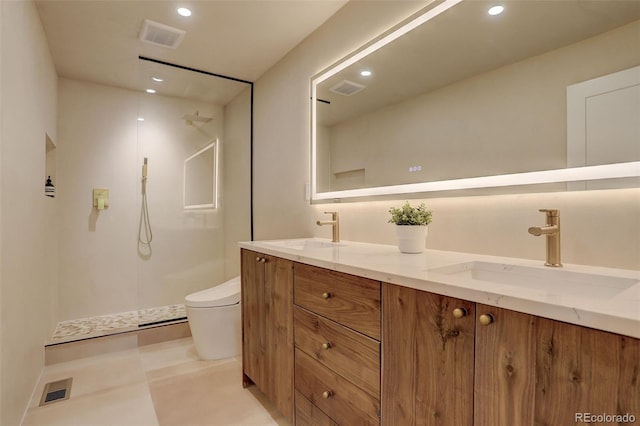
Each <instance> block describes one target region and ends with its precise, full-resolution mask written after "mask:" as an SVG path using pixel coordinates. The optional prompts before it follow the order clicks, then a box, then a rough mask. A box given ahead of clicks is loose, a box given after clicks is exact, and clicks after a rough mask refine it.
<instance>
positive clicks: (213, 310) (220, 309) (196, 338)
mask: <svg viewBox="0 0 640 426" xmlns="http://www.w3.org/2000/svg"><path fill="white" fill-rule="evenodd" d="M184 305H185V308H186V310H187V318H188V319H189V327H190V328H191V335H192V336H193V342H194V344H195V346H196V350H197V352H198V356H200V358H202V359H221V358H229V357H232V356H236V355H239V354H240V351H241V346H242V335H241V333H242V331H241V320H240V277H235V278H233V279H231V280H229V281H227V282H225V283H222V284H220V285H217V286H215V287H211V288H208V289H206V290H201V291H198V292H196V293H192V294H190V295H188V296H187V297H185V299H184Z"/></svg>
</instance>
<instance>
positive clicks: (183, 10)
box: [178, 7, 191, 16]
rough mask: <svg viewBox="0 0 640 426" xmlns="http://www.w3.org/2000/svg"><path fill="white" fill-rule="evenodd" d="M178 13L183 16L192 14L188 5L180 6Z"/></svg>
mask: <svg viewBox="0 0 640 426" xmlns="http://www.w3.org/2000/svg"><path fill="white" fill-rule="evenodd" d="M178 13H179V14H180V15H182V16H191V11H190V10H189V9H187V8H186V7H179V8H178Z"/></svg>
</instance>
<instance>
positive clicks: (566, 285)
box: [428, 262, 639, 298]
mask: <svg viewBox="0 0 640 426" xmlns="http://www.w3.org/2000/svg"><path fill="white" fill-rule="evenodd" d="M428 271H429V272H435V273H439V274H445V275H452V276H456V277H459V278H462V279H470V280H475V281H484V282H491V283H494V284H502V285H508V286H514V287H520V288H527V289H534V290H541V291H545V292H549V293H555V294H563V295H573V296H578V297H579V296H580V294H588V295H589V297H601V298H609V297H613V296H615V295H616V294H618V293H620V292H622V291H624V290H626V289H628V288H630V287H632V286H634V285H636V284H638V282H639V281H638V280H637V279H634V278H621V277H613V276H608V275H598V274H590V273H583V272H575V271H567V270H564V269H550V268H547V267H540V268H536V267H530V266H520V265H510V264H507V263H492V262H465V263H458V264H455V265H449V266H443V267H439V268H433V269H429V270H428Z"/></svg>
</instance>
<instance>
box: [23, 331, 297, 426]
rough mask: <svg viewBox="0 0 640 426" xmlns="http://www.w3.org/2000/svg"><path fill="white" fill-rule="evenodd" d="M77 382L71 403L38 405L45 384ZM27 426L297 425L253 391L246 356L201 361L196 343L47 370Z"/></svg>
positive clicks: (159, 346) (84, 360) (177, 342)
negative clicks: (246, 378)
mask: <svg viewBox="0 0 640 426" xmlns="http://www.w3.org/2000/svg"><path fill="white" fill-rule="evenodd" d="M67 377H73V388H72V390H71V395H70V397H69V399H68V400H65V401H60V402H56V403H54V404H49V405H45V406H39V402H40V396H41V394H42V392H43V389H44V385H45V384H46V383H49V382H53V381H56V380H60V379H63V378H67ZM22 424H23V426H35V425H37V426H49V425H60V426H70V425H74V426H102V425H104V426H113V425H118V426H156V425H160V426H189V425H193V426H197V425H201V426H268V425H280V426H290V423H289V422H288V421H287V420H285V419H283V418H282V417H281V416H280V415H279V414H278V413H277V411H275V408H274V407H273V406H272V405H271V404H270V403H269V402H268V401H266V400H265V399H264V397H263V395H262V394H261V393H260V392H259V391H257V390H256V389H255V386H252V387H250V388H248V389H243V388H242V365H241V359H240V357H234V358H228V359H224V360H217V361H203V360H200V359H199V358H198V356H197V354H196V351H195V347H194V345H193V340H192V338H190V337H189V338H183V339H178V340H171V341H168V342H163V343H157V344H153V345H148V346H142V347H139V348H136V349H131V350H125V351H120V352H113V353H110V354H103V355H98V356H93V357H89V358H82V359H79V360H75V361H69V362H64V363H59V364H52V365H48V366H46V367H45V369H44V371H43V373H42V376H41V378H40V383H39V384H38V386H37V388H36V390H35V392H34V396H33V400H32V401H31V404H30V406H29V409H28V411H27V414H26V416H25V418H24V421H23V423H22Z"/></svg>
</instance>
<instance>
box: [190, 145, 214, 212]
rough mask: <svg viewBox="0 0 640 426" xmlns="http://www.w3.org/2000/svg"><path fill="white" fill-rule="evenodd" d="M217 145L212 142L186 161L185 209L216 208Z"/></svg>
mask: <svg viewBox="0 0 640 426" xmlns="http://www.w3.org/2000/svg"><path fill="white" fill-rule="evenodd" d="M216 147H217V143H216V142H212V143H210V144H209V145H207V146H205V147H204V148H202V149H201V150H199V151H198V152H195V153H194V154H192V155H190V156H189V157H188V158H187V159H186V160H184V191H183V193H184V208H185V209H203V208H216V198H217V191H216V189H217V181H218V179H217V175H218V165H217V155H216V154H217V151H216Z"/></svg>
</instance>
